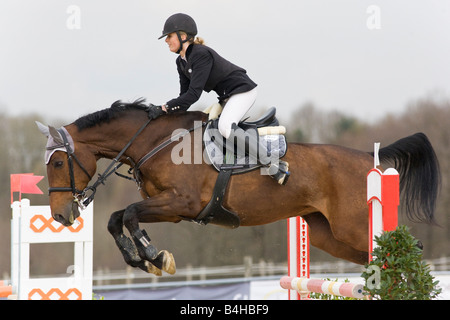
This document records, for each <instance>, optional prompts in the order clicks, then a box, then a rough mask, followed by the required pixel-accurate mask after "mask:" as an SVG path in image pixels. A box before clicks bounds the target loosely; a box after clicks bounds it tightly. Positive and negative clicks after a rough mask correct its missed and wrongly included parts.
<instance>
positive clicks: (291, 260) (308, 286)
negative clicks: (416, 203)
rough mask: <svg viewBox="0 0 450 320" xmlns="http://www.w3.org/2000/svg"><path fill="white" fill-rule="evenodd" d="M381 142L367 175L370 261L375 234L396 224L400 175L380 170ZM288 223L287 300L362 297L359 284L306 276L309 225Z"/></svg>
mask: <svg viewBox="0 0 450 320" xmlns="http://www.w3.org/2000/svg"><path fill="white" fill-rule="evenodd" d="M379 147H380V143H375V144H374V168H373V169H371V170H370V171H369V173H368V174H367V204H368V206H369V226H368V228H369V262H370V261H371V260H372V252H373V249H374V248H375V246H376V242H375V240H374V237H375V236H377V235H380V234H381V233H382V232H383V231H393V230H395V228H396V227H397V225H398V206H399V203H400V187H399V174H398V172H397V170H395V169H394V168H389V169H386V170H385V171H384V172H381V170H379V169H378V168H377V167H378V166H379V165H380V163H379V157H378V151H379ZM287 225H288V230H287V233H288V276H287V277H283V278H281V280H280V285H281V287H282V288H284V289H288V290H289V291H288V299H289V300H304V299H308V298H309V292H318V293H325V294H333V295H342V296H347V297H354V298H361V297H362V296H363V294H362V288H363V286H362V285H358V284H352V283H343V282H333V281H326V280H321V279H309V276H310V272H309V271H310V256H309V234H308V232H309V230H308V229H309V228H308V225H307V223H306V221H305V220H304V219H303V218H301V217H292V218H289V219H287Z"/></svg>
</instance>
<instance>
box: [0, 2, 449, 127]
mask: <svg viewBox="0 0 450 320" xmlns="http://www.w3.org/2000/svg"><path fill="white" fill-rule="evenodd" d="M177 12H184V13H187V14H189V15H191V16H192V17H193V18H194V19H195V20H196V22H197V26H198V30H199V35H200V36H202V37H203V38H204V39H205V41H206V44H207V45H209V46H211V47H212V48H214V49H215V50H216V51H218V52H219V54H221V55H222V56H223V57H225V58H226V59H228V60H230V61H232V62H233V63H235V64H237V65H239V66H241V67H243V68H245V69H246V70H247V72H248V74H249V75H250V77H251V78H252V79H253V80H254V81H255V82H256V83H258V86H259V95H258V99H257V101H256V103H255V107H256V108H266V107H270V106H277V108H278V113H279V116H280V117H281V118H282V119H283V117H286V119H288V115H289V114H290V113H291V112H292V111H293V110H295V109H297V108H299V106H301V105H302V104H304V103H306V102H312V103H314V104H315V105H316V106H317V107H318V108H321V109H323V110H339V111H341V112H344V113H346V114H349V115H353V116H357V117H359V118H366V119H367V117H375V118H380V117H382V116H383V115H384V114H385V113H386V112H391V113H400V112H403V111H404V110H405V106H406V105H407V103H408V102H411V101H414V100H415V99H418V98H421V97H424V96H426V95H432V94H438V95H440V96H444V97H449V96H450V62H449V60H450V1H447V0H439V1H436V0H426V1H425V0H379V1H378V0H371V1H366V0H353V1H350V0H346V1H341V0H340V1H337V0H328V1H321V0H307V1H302V0H277V1H274V0H251V1H250V0H220V1H214V0H183V1H181V0H173V1H170V0H161V1H157V0H126V1H125V0H120V1H119V0H115V1H112V0H84V1H82V0H70V1H66V0H0V46H1V47H0V111H1V112H6V113H8V114H12V115H16V114H19V113H31V112H38V113H41V114H43V115H44V116H45V117H48V119H49V121H50V120H51V119H54V118H63V119H69V120H75V119H76V118H78V117H79V116H81V115H84V114H86V113H90V112H93V111H96V110H99V109H103V108H106V107H109V106H110V105H111V103H112V102H114V101H115V100H119V99H121V100H124V101H132V100H135V99H137V98H139V97H145V98H146V99H147V100H148V101H149V102H152V103H154V104H161V103H164V102H165V101H167V100H169V99H171V98H174V97H176V96H177V95H178V92H179V83H178V74H177V71H176V66H175V58H176V55H175V54H174V53H171V52H170V51H169V50H168V48H167V45H166V44H165V42H164V40H157V38H158V37H159V35H160V34H161V31H162V27H163V24H164V22H165V20H166V18H167V17H168V16H170V15H171V14H173V13H177ZM215 101H216V95H215V93H214V92H211V93H204V94H203V95H202V98H201V100H200V101H199V102H197V104H195V105H194V106H193V108H194V109H201V108H202V107H206V106H208V105H209V104H211V103H213V102H215Z"/></svg>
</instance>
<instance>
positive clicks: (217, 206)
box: [193, 103, 287, 229]
mask: <svg viewBox="0 0 450 320" xmlns="http://www.w3.org/2000/svg"><path fill="white" fill-rule="evenodd" d="M221 111H222V106H221V105H220V104H218V103H217V104H215V105H213V106H211V107H209V108H208V109H207V110H205V111H204V112H205V113H209V121H208V125H207V127H206V129H205V132H204V134H203V142H204V145H205V150H206V154H207V156H208V159H209V161H210V164H212V165H213V166H214V168H215V169H216V170H217V171H218V172H219V175H218V177H217V181H216V184H215V186H214V190H213V194H212V197H211V200H210V202H209V203H208V204H207V205H206V207H205V208H204V209H203V210H202V211H201V212H200V213H199V214H198V216H197V217H196V218H195V219H194V220H193V222H196V223H198V224H202V225H206V224H208V223H213V224H216V225H220V226H223V227H226V228H232V229H234V228H237V227H239V225H240V219H239V216H238V215H237V214H236V213H234V212H232V211H230V210H228V209H226V208H224V207H223V205H222V203H223V198H224V196H225V193H226V190H227V187H228V182H229V180H230V177H231V175H232V174H240V173H245V172H248V171H252V170H254V169H257V168H259V167H261V165H260V164H258V163H257V162H255V160H254V159H251V158H250V157H249V156H248V155H241V154H237V153H236V150H235V152H234V153H231V152H230V151H229V150H230V148H229V147H228V148H225V146H226V143H227V141H226V139H225V138H223V137H222V135H221V134H220V133H219V130H218V121H219V119H218V118H219V115H220V113H221ZM238 126H239V127H240V128H242V129H243V130H245V131H246V132H247V131H250V130H253V131H254V132H253V133H254V134H257V135H258V137H259V139H263V140H264V143H267V151H268V152H269V153H270V155H271V156H272V155H273V156H278V158H281V157H283V156H284V155H285V154H286V151H287V143H286V139H285V136H284V134H285V133H286V129H285V128H284V127H283V126H279V122H278V119H277V118H276V109H275V108H274V107H272V108H270V109H269V110H268V111H267V112H266V113H265V114H264V115H263V116H261V117H260V118H259V119H257V120H255V121H245V120H244V121H242V122H240V123H239V124H238Z"/></svg>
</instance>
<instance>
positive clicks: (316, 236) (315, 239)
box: [303, 212, 368, 265]
mask: <svg viewBox="0 0 450 320" xmlns="http://www.w3.org/2000/svg"><path fill="white" fill-rule="evenodd" d="M303 218H304V219H305V220H306V222H307V223H308V226H309V228H310V233H309V237H310V241H311V245H313V246H314V247H316V248H319V249H321V250H323V251H325V252H328V253H329V254H331V255H332V256H335V257H337V258H341V259H345V260H348V261H351V262H354V263H357V264H362V265H363V264H365V263H367V262H368V253H367V252H364V251H359V250H356V249H355V248H353V247H351V246H349V245H348V244H346V243H344V242H342V241H339V240H337V239H336V238H335V237H334V235H333V232H332V230H331V227H330V224H329V222H328V220H327V219H326V218H325V217H324V216H323V215H322V213H320V212H314V213H311V214H308V215H305V216H303Z"/></svg>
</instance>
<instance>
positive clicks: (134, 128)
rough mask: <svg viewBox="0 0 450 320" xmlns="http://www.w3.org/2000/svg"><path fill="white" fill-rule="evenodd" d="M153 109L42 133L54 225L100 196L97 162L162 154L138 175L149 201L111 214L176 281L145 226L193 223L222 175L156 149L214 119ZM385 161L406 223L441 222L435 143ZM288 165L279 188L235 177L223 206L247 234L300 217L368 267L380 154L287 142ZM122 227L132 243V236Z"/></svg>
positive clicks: (125, 240)
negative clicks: (396, 180) (369, 194)
mask: <svg viewBox="0 0 450 320" xmlns="http://www.w3.org/2000/svg"><path fill="white" fill-rule="evenodd" d="M147 109H148V107H147V106H146V105H145V104H144V103H143V101H142V100H139V101H135V102H133V103H123V102H120V101H118V102H115V103H114V104H113V105H112V106H111V107H110V108H107V109H104V110H100V111H97V112H94V113H92V114H89V115H86V116H83V117H81V118H79V119H77V120H76V121H74V122H73V123H71V124H69V125H66V126H63V127H61V128H60V129H59V130H56V129H55V128H53V127H51V126H48V127H47V126H45V127H43V125H40V129H41V131H42V132H44V133H45V134H46V136H48V142H47V151H46V157H47V159H46V163H47V178H48V183H49V192H50V194H49V197H50V207H51V211H52V216H53V218H54V219H55V220H56V221H58V222H60V223H61V224H63V225H65V226H69V225H71V224H72V223H73V222H74V221H75V219H76V218H77V217H78V216H79V207H80V206H81V207H82V206H83V201H85V199H86V197H87V195H86V193H87V191H93V192H94V193H95V187H96V186H97V185H99V184H100V183H101V182H103V181H102V180H101V179H100V178H99V179H100V181H99V180H97V182H96V184H95V187H88V184H89V182H90V180H91V179H92V177H93V176H94V174H95V173H96V170H97V164H96V163H97V161H98V160H99V159H101V158H108V159H113V161H112V164H118V165H121V164H122V163H123V164H126V165H128V166H130V170H131V169H134V168H135V166H136V164H137V163H139V161H140V160H141V159H142V158H143V157H144V156H145V155H146V154H148V152H149V151H150V150H155V148H157V150H156V152H154V153H153V156H152V157H150V158H149V159H148V160H147V161H145V163H143V164H142V165H141V166H140V168H139V179H138V182H139V191H140V194H141V196H142V198H143V200H142V201H140V202H137V203H133V204H130V205H129V206H128V207H127V208H125V209H122V210H119V211H116V212H114V213H112V215H111V218H110V220H109V223H108V230H109V232H110V233H111V235H112V236H113V238H114V240H115V242H116V244H117V246H118V247H119V249H120V251H121V253H122V255H123V257H124V260H125V261H126V263H127V264H129V265H131V266H133V267H139V268H140V269H142V270H144V271H146V272H149V273H154V274H157V275H161V274H162V271H161V270H163V271H165V272H168V273H169V274H173V273H174V272H175V260H174V258H173V255H172V254H171V253H169V252H168V251H166V250H162V251H158V250H157V249H156V248H155V247H154V246H153V245H152V244H150V238H149V236H148V235H147V233H146V232H145V230H141V229H140V227H139V223H155V222H174V223H177V222H180V221H195V220H196V217H197V216H198V214H199V212H201V210H202V209H203V208H204V207H205V206H206V205H207V204H208V203H209V201H210V199H211V196H212V193H213V189H214V186H215V182H216V179H217V177H218V172H217V170H215V169H214V168H213V167H212V166H211V165H210V164H207V163H205V162H204V161H201V163H200V164H199V163H194V162H191V164H175V163H174V162H173V161H172V158H171V156H172V152H173V151H174V148H175V147H176V146H177V143H176V141H175V142H173V143H169V144H167V145H164V146H163V147H158V146H161V142H164V141H167V139H168V138H169V139H170V137H171V135H172V133H173V132H174V131H175V130H177V129H186V130H189V131H187V132H188V135H192V136H193V135H195V134H196V132H195V131H196V130H204V128H203V127H200V128H196V129H195V130H193V127H194V123H195V122H197V123H198V122H201V123H205V122H207V119H208V115H207V114H205V113H203V112H199V111H190V112H179V113H173V114H170V115H163V116H160V117H159V118H157V119H154V120H151V121H150V120H149V118H148V114H147ZM180 143H181V142H180ZM192 148H193V151H194V154H195V152H200V154H202V151H203V148H204V146H203V144H202V143H197V144H194V145H193V147H192ZM379 157H380V160H381V161H390V162H391V163H393V166H394V167H395V168H396V169H397V170H398V171H399V174H400V190H401V194H402V201H404V202H405V204H406V215H407V216H408V218H409V219H411V220H416V221H420V222H425V223H431V224H433V223H435V220H434V219H435V218H434V211H435V204H436V199H437V194H438V189H439V184H440V170H439V163H438V161H437V158H436V155H435V152H434V150H433V147H432V146H431V144H430V142H429V140H428V139H427V137H426V136H425V135H424V134H423V133H417V134H414V135H412V136H409V137H406V138H403V139H400V140H398V141H396V142H394V143H393V144H391V145H389V146H386V147H384V148H381V149H380V151H379ZM283 159H284V160H285V161H288V162H289V164H290V167H289V170H290V172H291V177H290V179H289V182H288V183H287V184H286V185H284V186H282V185H279V184H278V183H277V182H276V181H274V180H273V179H271V178H270V177H267V176H265V175H262V174H260V171H259V170H254V171H251V172H248V173H245V174H239V175H232V176H231V178H230V181H229V184H228V188H227V189H226V193H225V195H224V198H223V207H225V208H226V209H227V210H230V211H232V212H234V213H236V214H237V216H238V217H239V220H240V226H256V225H263V224H268V223H272V222H275V221H278V220H281V219H287V218H289V217H293V216H302V217H303V218H304V219H305V220H306V222H307V223H308V225H309V227H310V241H311V244H312V245H313V246H315V247H317V248H319V249H322V250H324V251H326V252H328V253H329V254H331V255H332V256H335V257H338V258H342V259H345V260H348V261H351V262H354V263H357V264H365V263H366V262H367V259H368V252H367V251H368V206H367V202H366V176H367V173H368V171H369V170H370V169H371V168H372V167H373V162H374V159H373V153H370V152H364V151H359V150H353V149H350V148H346V147H342V146H337V145H322V144H305V143H289V144H288V152H287V154H286V155H285V156H284V158H283ZM110 167H111V166H110ZM135 173H136V172H135ZM102 176H105V175H100V177H102ZM135 176H136V174H135ZM80 190H81V191H80ZM94 193H92V195H91V197H89V199H90V200H92V198H93V195H94ZM87 202H89V201H87ZM84 203H85V204H86V202H84ZM212 223H214V221H212ZM123 226H125V227H126V229H128V231H129V235H130V236H131V239H133V241H132V240H131V239H130V238H129V237H128V236H126V235H125V234H124V229H123Z"/></svg>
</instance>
